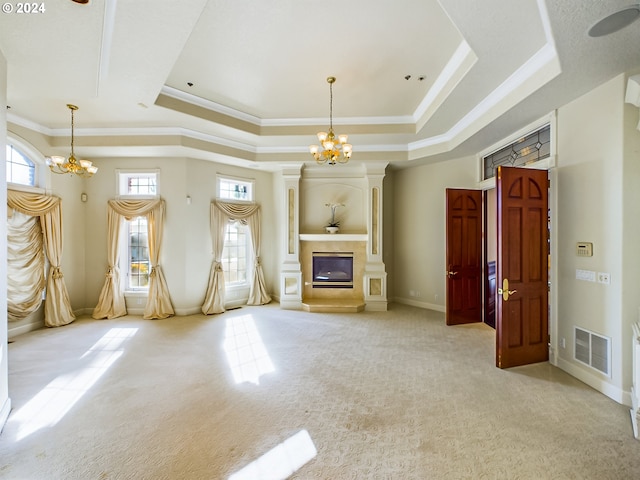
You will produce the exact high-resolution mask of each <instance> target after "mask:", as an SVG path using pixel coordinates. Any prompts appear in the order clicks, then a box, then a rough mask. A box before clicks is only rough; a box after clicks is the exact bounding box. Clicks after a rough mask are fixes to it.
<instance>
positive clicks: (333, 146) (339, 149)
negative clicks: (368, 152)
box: [309, 77, 352, 165]
mask: <svg viewBox="0 0 640 480" xmlns="http://www.w3.org/2000/svg"><path fill="white" fill-rule="evenodd" d="M335 81H336V77H329V78H327V82H328V83H329V133H327V132H319V133H318V140H319V141H320V145H310V146H309V152H311V155H313V158H314V159H315V161H316V162H318V163H319V164H323V163H327V162H329V165H335V164H336V163H347V162H348V161H349V159H350V158H351V149H352V147H351V145H350V144H349V143H347V135H338V141H336V136H335V134H334V133H333V84H334V83H335Z"/></svg>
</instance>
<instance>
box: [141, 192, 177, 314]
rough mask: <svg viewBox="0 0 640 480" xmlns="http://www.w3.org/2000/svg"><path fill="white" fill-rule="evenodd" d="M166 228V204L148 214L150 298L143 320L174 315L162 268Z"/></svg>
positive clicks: (161, 203)
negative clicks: (160, 261)
mask: <svg viewBox="0 0 640 480" xmlns="http://www.w3.org/2000/svg"><path fill="white" fill-rule="evenodd" d="M163 226H164V202H160V204H159V205H158V206H157V207H156V208H154V209H153V210H150V211H149V213H147V231H148V237H149V260H150V261H151V273H150V274H149V297H148V300H147V305H146V307H145V309H144V314H143V315H142V318H147V319H151V318H167V317H170V316H171V315H173V314H174V311H173V307H172V306H171V299H170V298H169V289H168V288H167V282H166V281H165V279H164V274H163V273H162V268H161V267H160V264H159V263H158V262H159V258H160V245H161V244H162V231H163Z"/></svg>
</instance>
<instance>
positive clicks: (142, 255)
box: [127, 217, 151, 290]
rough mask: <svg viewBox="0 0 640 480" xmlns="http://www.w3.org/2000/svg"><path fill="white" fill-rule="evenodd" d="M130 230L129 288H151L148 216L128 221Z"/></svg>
mask: <svg viewBox="0 0 640 480" xmlns="http://www.w3.org/2000/svg"><path fill="white" fill-rule="evenodd" d="M127 224H128V230H129V269H128V272H129V275H128V276H127V277H128V279H129V282H128V285H127V287H128V288H127V290H139V289H144V288H149V273H151V263H150V261H149V241H148V237H147V217H136V218H134V219H132V220H130V221H128V222H127Z"/></svg>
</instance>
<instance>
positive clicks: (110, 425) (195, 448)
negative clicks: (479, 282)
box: [0, 304, 640, 480]
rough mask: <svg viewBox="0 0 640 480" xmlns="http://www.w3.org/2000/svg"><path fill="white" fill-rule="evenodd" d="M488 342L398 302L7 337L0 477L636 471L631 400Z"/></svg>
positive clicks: (470, 329) (528, 475) (565, 475)
mask: <svg viewBox="0 0 640 480" xmlns="http://www.w3.org/2000/svg"><path fill="white" fill-rule="evenodd" d="M494 345H495V332H494V331H493V330H492V329H491V328H489V327H487V326H486V325H482V324H475V325H469V326H458V327H447V326H446V325H445V323H444V315H443V314H441V313H438V312H432V311H428V310H423V309H418V308H413V307H408V306H403V305H395V304H393V305H391V306H390V310H389V311H388V312H362V313H354V314H321V313H306V312H301V311H290V310H282V309H280V308H279V306H278V305H277V304H271V305H267V306H264V307H243V308H241V309H238V310H231V311H228V312H226V313H224V314H221V315H215V316H203V315H193V316H187V317H173V318H169V319H166V320H156V321H152V320H142V319H141V318H140V317H135V316H127V317H123V318H120V319H115V320H93V319H90V318H80V319H79V320H78V321H76V322H75V323H73V324H71V325H68V326H65V327H60V328H55V329H43V330H38V331H36V332H31V333H28V334H25V335H21V336H19V337H17V338H16V339H15V341H14V342H13V343H11V344H10V345H9V361H10V364H9V368H10V373H9V382H10V394H11V398H12V402H13V411H12V413H11V416H10V417H9V422H8V423H7V425H6V427H5V429H4V432H3V433H2V435H1V436H0V478H3V479H4V478H7V479H29V480H31V479H36V480H39V479H43V480H44V479H47V480H55V479H60V480H62V479H65V480H73V479H78V480H80V479H83V480H86V479H100V480H102V479H154V480H159V479H160V480H161V479H230V478H231V479H232V480H241V479H246V478H253V479H257V478H270V479H276V478H286V477H287V476H290V478H294V479H337V480H342V479H633V478H640V442H638V441H637V440H635V439H634V438H633V434H632V428H631V422H630V418H629V410H628V408H627V407H625V406H622V405H619V404H617V403H615V402H614V401H612V400H610V399H609V398H607V397H605V396H604V395H602V394H600V393H598V392H596V391H594V390H593V389H591V388H590V387H588V386H586V385H584V384H583V383H581V382H579V381H578V380H576V379H575V378H573V377H571V376H569V375H567V374H566V373H564V372H562V371H561V370H559V369H557V368H555V367H553V366H551V365H549V364H547V363H543V364H537V365H530V366H526V367H519V368H513V369H509V370H500V369H498V368H496V367H495V366H494V364H495V360H494V348H495V347H494ZM237 381H239V383H237ZM298 454H301V456H299V457H298ZM274 458H275V462H274V463H271V464H269V463H268V461H269V460H272V459H274Z"/></svg>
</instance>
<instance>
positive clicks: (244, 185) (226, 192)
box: [218, 177, 253, 202]
mask: <svg viewBox="0 0 640 480" xmlns="http://www.w3.org/2000/svg"><path fill="white" fill-rule="evenodd" d="M218 198H220V199H223V200H242V201H246V202H250V201H252V200H253V181H247V180H240V179H237V178H229V177H227V178H223V177H218Z"/></svg>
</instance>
